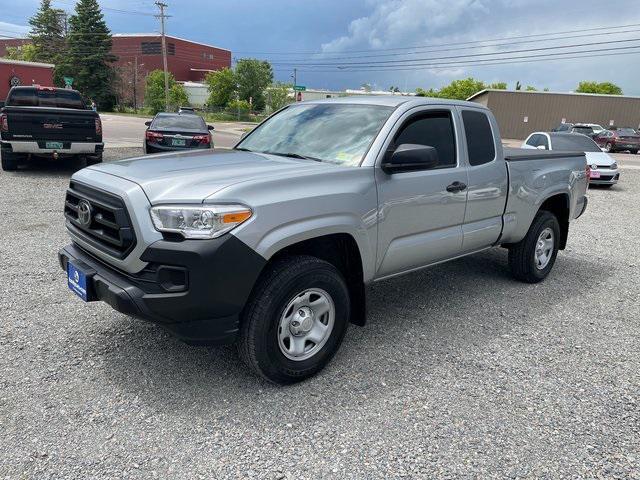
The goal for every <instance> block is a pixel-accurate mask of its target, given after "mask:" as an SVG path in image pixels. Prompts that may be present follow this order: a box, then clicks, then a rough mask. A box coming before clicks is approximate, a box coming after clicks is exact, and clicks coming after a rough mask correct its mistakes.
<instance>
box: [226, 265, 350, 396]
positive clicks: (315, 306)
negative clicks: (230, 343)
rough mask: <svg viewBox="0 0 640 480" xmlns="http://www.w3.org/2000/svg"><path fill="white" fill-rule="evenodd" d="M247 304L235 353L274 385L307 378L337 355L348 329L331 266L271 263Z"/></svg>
mask: <svg viewBox="0 0 640 480" xmlns="http://www.w3.org/2000/svg"><path fill="white" fill-rule="evenodd" d="M267 268H268V270H267V271H266V272H265V274H264V275H263V276H262V279H261V280H260V281H259V283H258V284H257V285H256V288H255V289H254V292H253V293H252V295H251V298H250V299H249V302H248V304H247V307H246V309H245V313H244V315H243V319H242V325H241V328H240V339H239V343H238V352H239V354H240V357H241V358H242V360H243V361H244V362H245V363H246V364H247V365H248V366H249V367H250V368H251V369H252V370H253V371H255V372H256V373H257V374H259V375H261V376H262V377H264V378H266V379H267V380H269V381H271V382H274V383H279V384H291V383H295V382H299V381H302V380H304V379H306V378H309V377H311V376H313V375H314V374H316V373H317V372H319V371H320V370H321V369H322V368H324V366H325V365H326V364H327V363H329V361H330V360H331V359H332V358H333V356H334V355H335V353H336V352H337V351H338V348H339V347H340V344H341V343H342V339H343V337H344V334H345V332H346V330H347V326H348V323H349V312H350V300H349V291H348V288H347V285H346V283H345V281H344V278H343V277H342V275H341V274H340V272H339V271H338V270H337V269H336V268H335V267H334V266H333V265H331V264H330V263H328V262H325V261H323V260H319V259H318V258H315V257H310V256H295V257H289V258H285V259H282V260H279V261H276V262H275V263H274V264H273V265H271V266H270V267H267Z"/></svg>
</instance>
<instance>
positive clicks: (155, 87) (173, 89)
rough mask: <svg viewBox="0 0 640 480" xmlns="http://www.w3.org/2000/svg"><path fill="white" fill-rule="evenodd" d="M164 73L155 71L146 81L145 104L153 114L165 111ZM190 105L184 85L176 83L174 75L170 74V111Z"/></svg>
mask: <svg viewBox="0 0 640 480" xmlns="http://www.w3.org/2000/svg"><path fill="white" fill-rule="evenodd" d="M164 102H165V99H164V71H162V70H154V71H153V72H151V73H149V75H147V78H146V80H145V90H144V103H145V105H146V106H147V108H149V110H150V111H151V113H152V114H154V115H155V114H156V113H158V112H164V111H165V103H164ZM187 105H189V97H188V95H187V91H186V90H185V88H184V85H182V84H181V83H178V82H176V79H175V78H174V76H173V74H171V73H170V74H169V110H173V111H175V110H177V108H178V107H185V106H187Z"/></svg>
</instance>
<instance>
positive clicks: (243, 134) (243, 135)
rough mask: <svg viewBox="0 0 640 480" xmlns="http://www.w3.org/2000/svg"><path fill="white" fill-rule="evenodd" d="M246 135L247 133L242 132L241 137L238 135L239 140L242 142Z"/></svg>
mask: <svg viewBox="0 0 640 480" xmlns="http://www.w3.org/2000/svg"><path fill="white" fill-rule="evenodd" d="M247 135H249V132H242V135H240V140H242V139H243V138H244V137H246V136H247Z"/></svg>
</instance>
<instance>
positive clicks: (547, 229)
mask: <svg viewBox="0 0 640 480" xmlns="http://www.w3.org/2000/svg"><path fill="white" fill-rule="evenodd" d="M559 242H560V224H559V223H558V219H557V218H556V216H555V215H554V214H552V213H550V212H547V211H544V210H543V211H540V212H538V214H537V215H536V216H535V218H534V219H533V223H532V224H531V227H529V231H528V232H527V236H526V237H524V239H523V240H521V241H520V242H518V243H516V244H515V245H512V246H511V247H510V248H509V267H510V268H511V273H512V274H513V276H514V277H515V278H516V279H518V280H520V281H522V282H527V283H538V282H541V281H542V280H544V279H545V278H547V275H549V273H550V272H551V269H552V268H553V265H554V263H555V261H556V256H557V255H558V245H559Z"/></svg>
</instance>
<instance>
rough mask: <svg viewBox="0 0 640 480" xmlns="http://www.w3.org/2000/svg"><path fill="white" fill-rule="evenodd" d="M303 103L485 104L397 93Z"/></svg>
mask: <svg viewBox="0 0 640 480" xmlns="http://www.w3.org/2000/svg"><path fill="white" fill-rule="evenodd" d="M304 103H344V104H347V103H350V104H359V105H382V106H387V107H397V106H399V105H402V104H405V103H410V104H411V105H416V106H418V105H459V106H466V107H474V108H482V109H486V107H485V106H483V105H480V104H479V103H475V102H465V101H462V100H449V99H446V98H433V97H415V96H399V95H364V96H360V95H358V96H353V97H338V98H326V99H322V100H307V101H305V102H304Z"/></svg>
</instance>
